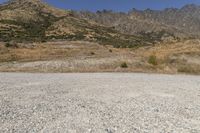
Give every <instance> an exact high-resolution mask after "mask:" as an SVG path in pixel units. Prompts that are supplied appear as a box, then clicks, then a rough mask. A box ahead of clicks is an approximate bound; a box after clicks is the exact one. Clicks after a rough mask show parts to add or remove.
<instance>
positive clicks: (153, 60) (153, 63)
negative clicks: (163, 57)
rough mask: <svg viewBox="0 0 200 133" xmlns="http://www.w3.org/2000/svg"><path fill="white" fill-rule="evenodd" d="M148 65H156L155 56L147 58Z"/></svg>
mask: <svg viewBox="0 0 200 133" xmlns="http://www.w3.org/2000/svg"><path fill="white" fill-rule="evenodd" d="M148 63H149V64H151V65H154V66H156V65H158V61H157V57H156V56H155V55H151V56H149V59H148Z"/></svg>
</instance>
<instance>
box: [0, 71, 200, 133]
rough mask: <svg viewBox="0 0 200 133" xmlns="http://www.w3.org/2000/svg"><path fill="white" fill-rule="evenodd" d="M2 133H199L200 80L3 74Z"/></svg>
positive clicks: (156, 76) (0, 78)
mask: <svg viewBox="0 0 200 133" xmlns="http://www.w3.org/2000/svg"><path fill="white" fill-rule="evenodd" d="M0 132H1V133H4V132H6V133H7V132H9V133H10V132H19V133H24V132H31V133H32V132H35V133H37V132H44V133H49V132H56V133H59V132H60V133H63V132H66V133H90V132H92V133H104V132H105V133H122V132H125V133H129V132H131V133H133V132H135V133H167V132H169V133H173V132H177V133H184V132H185V133H189V132H192V133H200V77H199V76H184V75H159V74H133V73H132V74H126V73H101V74H100V73H93V74H88V73H84V74H80V73H74V74H27V73H0Z"/></svg>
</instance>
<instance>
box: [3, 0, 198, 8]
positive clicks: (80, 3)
mask: <svg viewBox="0 0 200 133" xmlns="http://www.w3.org/2000/svg"><path fill="white" fill-rule="evenodd" d="M4 1H6V0H0V2H1V3H2V2H4ZM44 1H46V2H48V3H49V4H51V5H54V6H56V7H59V8H64V9H75V10H90V11H96V10H102V9H111V10H115V11H128V10H130V9H132V8H137V9H146V8H151V9H163V8H167V7H178V8H180V7H182V6H183V5H185V4H191V3H194V4H198V5H200V0H44Z"/></svg>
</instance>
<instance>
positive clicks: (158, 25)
mask: <svg viewBox="0 0 200 133" xmlns="http://www.w3.org/2000/svg"><path fill="white" fill-rule="evenodd" d="M199 37H200V6H197V5H186V6H184V7H183V8H181V9H175V8H168V9H165V10H162V11H155V10H150V9H147V10H144V11H140V10H136V9H133V10H131V11H130V12H128V13H121V12H120V13H118V12H113V11H108V10H103V11H98V12H96V13H92V12H89V11H70V10H61V9H57V8H54V7H51V6H49V5H47V4H46V3H43V2H41V1H40V0H10V1H9V2H7V3H4V4H2V5H0V40H1V41H5V42H8V41H18V42H26V41H31V42H34V41H49V40H58V39H59V40H86V41H94V42H98V43H100V44H104V45H113V46H115V47H135V46H143V45H152V44H155V43H158V42H162V41H177V40H180V39H186V38H199Z"/></svg>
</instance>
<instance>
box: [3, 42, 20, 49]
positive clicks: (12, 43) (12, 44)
mask: <svg viewBox="0 0 200 133" xmlns="http://www.w3.org/2000/svg"><path fill="white" fill-rule="evenodd" d="M5 46H6V47H7V48H10V47H12V48H18V45H17V43H15V42H12V41H11V42H6V44H5Z"/></svg>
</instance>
